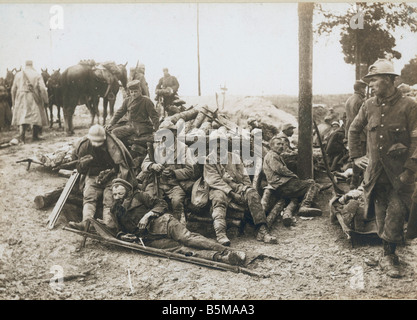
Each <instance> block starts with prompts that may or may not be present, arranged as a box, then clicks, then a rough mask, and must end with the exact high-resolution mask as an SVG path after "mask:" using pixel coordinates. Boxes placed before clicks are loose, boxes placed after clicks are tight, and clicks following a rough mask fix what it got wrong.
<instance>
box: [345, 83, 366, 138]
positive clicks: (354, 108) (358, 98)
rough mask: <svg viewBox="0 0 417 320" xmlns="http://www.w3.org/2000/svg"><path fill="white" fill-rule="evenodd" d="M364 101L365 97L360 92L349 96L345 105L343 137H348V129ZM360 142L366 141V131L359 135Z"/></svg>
mask: <svg viewBox="0 0 417 320" xmlns="http://www.w3.org/2000/svg"><path fill="white" fill-rule="evenodd" d="M364 101H365V96H364V95H363V94H362V93H361V92H356V91H355V93H354V94H353V95H352V96H350V97H349V98H348V99H347V101H346V104H345V108H346V127H345V136H346V137H348V133H349V128H350V125H351V124H352V121H353V119H355V117H356V115H357V114H358V112H359V109H360V107H361V106H362V104H363V102H364ZM361 141H366V131H364V132H363V133H362V135H361Z"/></svg>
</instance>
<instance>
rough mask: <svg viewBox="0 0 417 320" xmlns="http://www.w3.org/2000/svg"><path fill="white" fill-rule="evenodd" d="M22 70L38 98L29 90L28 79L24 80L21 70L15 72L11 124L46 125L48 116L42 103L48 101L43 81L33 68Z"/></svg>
mask: <svg viewBox="0 0 417 320" xmlns="http://www.w3.org/2000/svg"><path fill="white" fill-rule="evenodd" d="M24 72H25V74H26V76H27V79H28V80H29V83H30V84H31V85H32V88H33V90H34V91H35V93H36V95H37V97H38V99H36V98H35V95H34V94H33V92H31V91H30V90H29V85H28V81H26V79H25V77H24V75H23V71H20V72H18V73H16V76H15V78H14V81H13V85H12V91H11V93H12V102H13V119H12V125H22V124H32V125H37V126H46V125H48V118H47V115H46V111H45V108H44V104H46V103H48V92H47V90H46V86H45V83H44V82H43V79H42V76H41V75H40V74H38V73H37V72H36V71H35V69H33V68H31V67H26V68H25V70H24Z"/></svg>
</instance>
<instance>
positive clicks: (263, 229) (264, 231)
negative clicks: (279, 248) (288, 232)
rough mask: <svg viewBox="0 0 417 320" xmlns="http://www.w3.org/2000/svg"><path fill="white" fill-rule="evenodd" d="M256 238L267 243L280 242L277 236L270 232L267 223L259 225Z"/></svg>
mask: <svg viewBox="0 0 417 320" xmlns="http://www.w3.org/2000/svg"><path fill="white" fill-rule="evenodd" d="M256 240H258V241H262V242H265V243H274V244H275V243H278V240H277V238H276V237H274V236H273V235H271V234H270V233H269V231H268V228H267V226H266V224H261V225H260V226H259V229H258V233H257V234H256Z"/></svg>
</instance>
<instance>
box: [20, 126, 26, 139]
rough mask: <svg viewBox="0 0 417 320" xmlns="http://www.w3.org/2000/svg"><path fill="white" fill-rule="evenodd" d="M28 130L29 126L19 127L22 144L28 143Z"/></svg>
mask: <svg viewBox="0 0 417 320" xmlns="http://www.w3.org/2000/svg"><path fill="white" fill-rule="evenodd" d="M26 128H27V125H25V124H22V125H21V126H19V140H20V141H21V142H22V143H25V142H26V137H25V135H26Z"/></svg>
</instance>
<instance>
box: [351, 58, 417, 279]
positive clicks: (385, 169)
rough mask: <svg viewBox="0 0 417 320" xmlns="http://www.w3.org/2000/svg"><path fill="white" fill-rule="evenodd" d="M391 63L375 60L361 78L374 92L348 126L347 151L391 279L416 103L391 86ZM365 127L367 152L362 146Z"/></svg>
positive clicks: (415, 141)
mask: <svg viewBox="0 0 417 320" xmlns="http://www.w3.org/2000/svg"><path fill="white" fill-rule="evenodd" d="M397 76H398V74H397V73H395V72H394V66H393V63H392V62H391V61H390V60H386V59H378V60H377V61H376V62H375V63H374V64H373V65H371V66H370V67H369V72H368V74H367V75H366V76H365V77H364V79H365V80H366V81H367V82H368V85H369V87H370V88H371V89H372V91H373V92H374V93H375V96H374V97H372V98H370V99H368V100H366V101H365V103H364V105H363V106H362V107H361V108H360V110H359V113H358V115H357V116H356V117H355V119H354V120H353V122H352V124H351V126H350V128H349V138H348V143H349V152H350V157H351V158H352V159H353V161H354V163H355V165H356V166H358V167H359V168H361V169H363V170H366V171H365V174H364V182H363V186H364V198H365V217H366V218H367V219H371V218H373V217H374V218H375V219H376V224H377V229H378V236H379V237H380V238H381V239H382V242H383V253H382V256H381V258H380V260H379V265H380V267H381V268H382V269H383V270H384V271H385V272H386V274H387V275H388V276H390V277H394V278H396V277H400V276H401V274H400V270H399V261H398V256H397V255H396V254H395V249H396V246H397V244H398V243H401V242H403V239H404V231H403V229H404V223H405V218H406V215H407V213H408V210H409V207H410V204H411V203H410V201H411V194H412V191H413V182H414V172H416V171H417V165H416V163H415V162H414V161H412V159H411V156H412V155H413V153H414V151H415V149H416V146H417V103H416V102H415V101H414V100H413V99H411V98H410V97H404V96H402V94H401V92H400V91H399V90H398V89H397V88H396V87H395V85H394V80H395V78H396V77H397ZM365 127H367V132H368V134H367V141H366V145H367V154H366V155H363V151H362V149H361V147H360V145H361V144H360V142H361V135H362V133H363V130H364V129H365Z"/></svg>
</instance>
